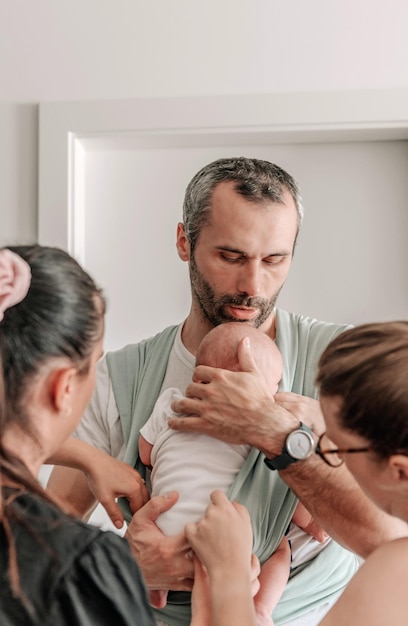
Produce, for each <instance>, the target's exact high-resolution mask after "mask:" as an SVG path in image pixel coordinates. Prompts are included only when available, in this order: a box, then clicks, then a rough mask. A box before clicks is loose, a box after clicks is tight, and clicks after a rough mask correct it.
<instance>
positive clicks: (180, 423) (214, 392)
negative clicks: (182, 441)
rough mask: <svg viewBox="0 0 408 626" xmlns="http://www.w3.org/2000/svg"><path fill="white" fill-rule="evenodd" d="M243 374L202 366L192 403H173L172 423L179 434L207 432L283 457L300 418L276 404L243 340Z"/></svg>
mask: <svg viewBox="0 0 408 626" xmlns="http://www.w3.org/2000/svg"><path fill="white" fill-rule="evenodd" d="M238 355H239V362H240V367H241V369H242V371H240V372H231V371H229V370H223V369H218V368H212V367H207V366H204V365H201V366H199V367H197V368H196V369H195V372H194V377H193V380H194V381H195V382H193V383H191V384H190V385H189V386H188V387H187V390H186V396H187V397H186V398H183V399H180V400H177V401H175V402H174V403H173V405H172V409H173V410H174V411H175V412H176V413H182V414H185V416H184V415H183V416H182V417H176V418H172V419H170V420H169V422H168V423H169V426H170V427H171V428H173V429H174V430H183V431H197V432H202V433H205V434H207V435H210V436H212V437H216V438H217V439H222V440H223V441H228V442H230V443H237V444H243V443H245V444H249V445H252V446H254V447H256V448H258V449H259V450H262V452H264V453H265V454H266V455H267V456H276V455H278V454H280V453H281V452H282V448H283V444H284V441H285V439H286V436H287V434H288V433H289V432H290V431H291V430H295V428H297V426H298V425H299V421H300V420H299V419H298V418H297V417H296V416H295V415H293V414H292V413H291V412H289V411H287V410H286V409H285V408H284V406H281V405H280V404H277V403H275V400H274V398H273V396H272V394H271V393H270V391H269V389H268V387H267V384H266V382H265V379H264V377H263V375H262V374H261V372H260V371H259V369H258V368H257V366H256V364H255V362H254V359H253V356H252V354H251V351H250V346H249V340H247V339H243V340H242V341H241V343H240V345H239V349H238Z"/></svg>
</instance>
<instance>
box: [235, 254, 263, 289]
mask: <svg viewBox="0 0 408 626" xmlns="http://www.w3.org/2000/svg"><path fill="white" fill-rule="evenodd" d="M261 274H262V271H261V268H260V267H259V264H258V263H257V262H255V261H251V262H249V263H246V264H245V266H244V267H242V268H241V270H240V274H239V277H238V284H237V287H238V291H239V292H240V293H246V294H248V296H249V297H250V298H254V297H256V296H259V294H260V292H261V281H262V278H261Z"/></svg>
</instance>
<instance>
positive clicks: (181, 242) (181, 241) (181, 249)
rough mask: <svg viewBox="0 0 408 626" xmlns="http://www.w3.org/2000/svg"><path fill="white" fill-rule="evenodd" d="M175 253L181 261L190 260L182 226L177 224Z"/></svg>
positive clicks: (188, 244) (187, 243) (188, 247)
mask: <svg viewBox="0 0 408 626" xmlns="http://www.w3.org/2000/svg"><path fill="white" fill-rule="evenodd" d="M176 246H177V252H178V255H179V257H180V259H181V260H182V261H189V260H190V242H189V241H188V239H187V235H186V231H185V229H184V224H183V223H182V222H179V223H178V224H177V241H176Z"/></svg>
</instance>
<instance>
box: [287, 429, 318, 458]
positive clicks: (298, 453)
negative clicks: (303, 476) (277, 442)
mask: <svg viewBox="0 0 408 626" xmlns="http://www.w3.org/2000/svg"><path fill="white" fill-rule="evenodd" d="M313 445H314V442H313V437H312V436H311V435H309V433H308V432H306V431H304V430H295V431H294V432H292V433H290V434H289V435H288V438H287V439H286V448H287V451H288V452H289V454H290V456H293V458H294V459H299V460H302V459H307V457H309V456H310V455H311V454H312V452H313Z"/></svg>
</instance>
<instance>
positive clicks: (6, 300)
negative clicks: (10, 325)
mask: <svg viewBox="0 0 408 626" xmlns="http://www.w3.org/2000/svg"><path fill="white" fill-rule="evenodd" d="M30 283H31V268H30V266H29V265H28V263H26V261H24V259H22V258H21V256H19V255H18V254H16V253H15V252H12V251H11V250H8V249H7V248H4V249H3V250H0V322H1V321H2V319H3V317H4V312H5V311H6V310H7V309H9V308H10V307H12V306H14V305H15V304H18V303H19V302H21V301H22V300H24V298H25V297H26V295H27V292H28V289H29V287H30Z"/></svg>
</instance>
